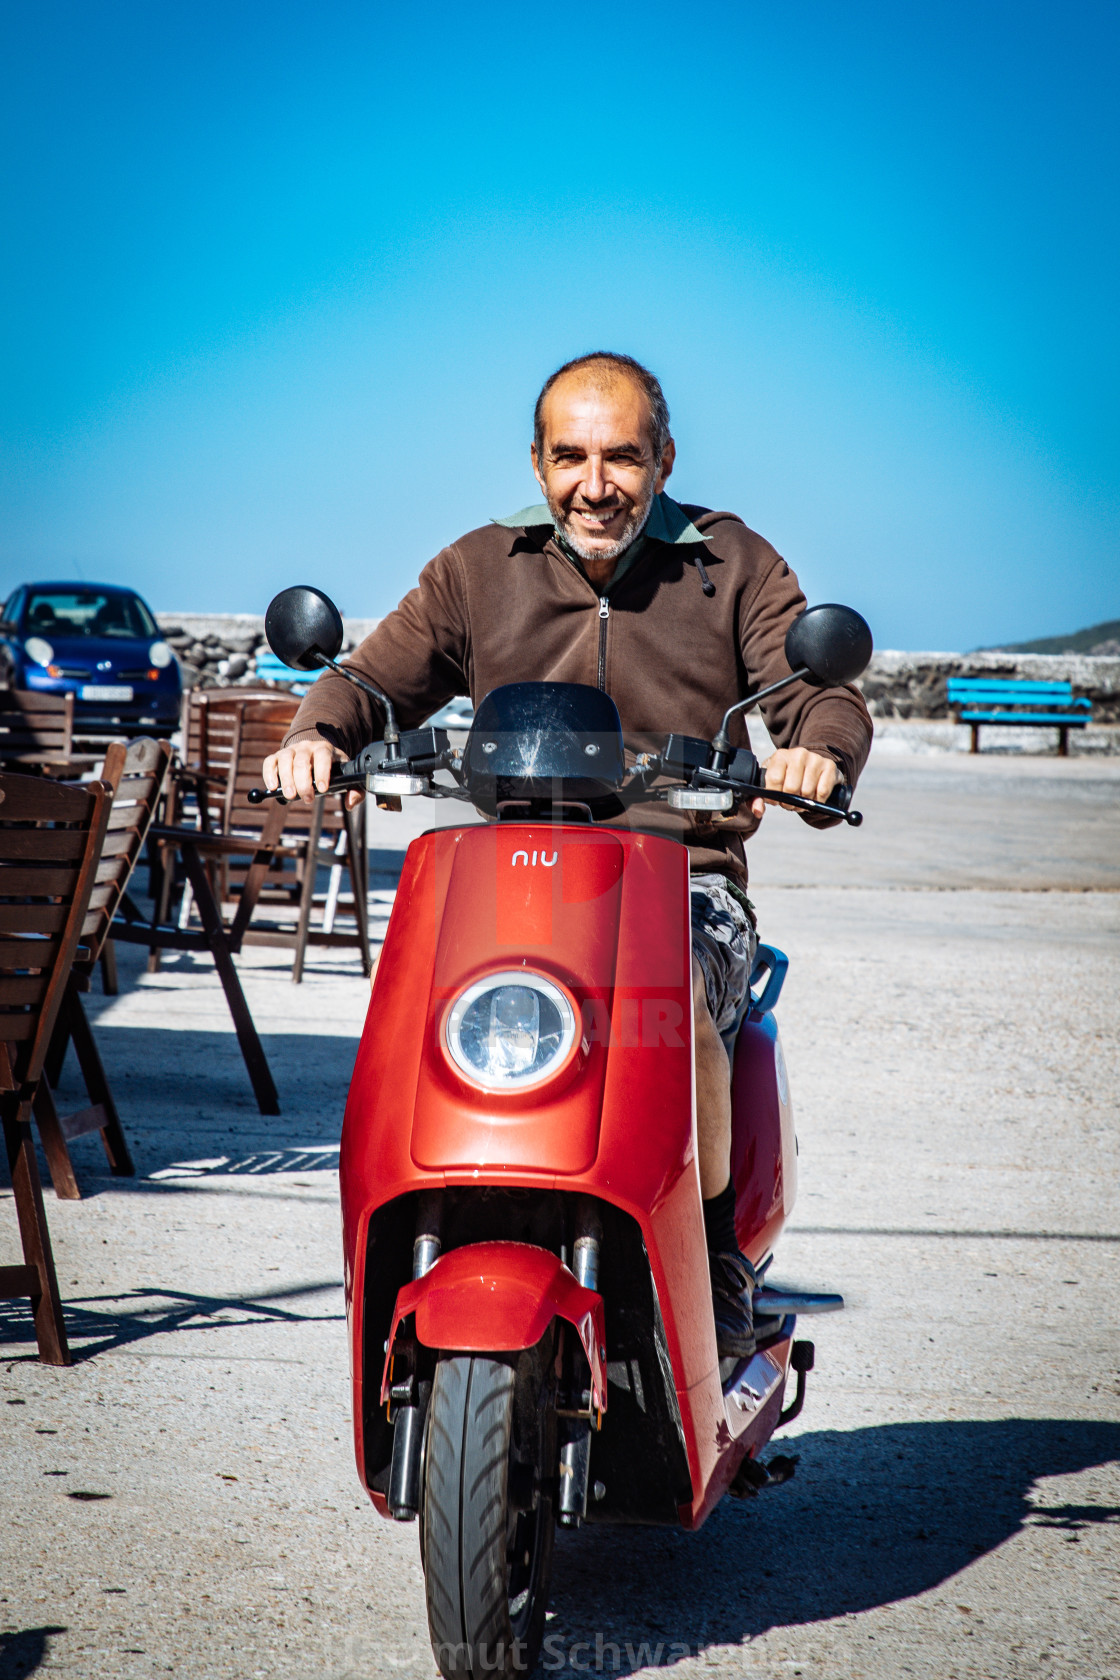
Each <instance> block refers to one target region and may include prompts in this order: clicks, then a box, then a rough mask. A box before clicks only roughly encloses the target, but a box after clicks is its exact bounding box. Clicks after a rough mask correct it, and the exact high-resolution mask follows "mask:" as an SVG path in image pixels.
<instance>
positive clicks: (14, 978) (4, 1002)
mask: <svg viewBox="0 0 1120 1680" xmlns="http://www.w3.org/2000/svg"><path fill="white" fill-rule="evenodd" d="M49 979H50V976H49V975H48V974H47V973H45V972H44V973H42V974H0V1009H6V1008H8V1007H10V1006H13V1005H15V1004H23V1003H40V1002H41V1001H42V997H43V993H44V992H45V991H46V989H47V983H48V981H49ZM2 1037H3V1035H2V1034H0V1038H2Z"/></svg>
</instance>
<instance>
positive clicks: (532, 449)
mask: <svg viewBox="0 0 1120 1680" xmlns="http://www.w3.org/2000/svg"><path fill="white" fill-rule="evenodd" d="M529 459H530V460H531V461H532V463H533V477H534V478H535V479H536V481H537V483H538V484H539V485H540V487H541V489H542V490H545V484H544V479H543V478H542V477H541V459H540V456H539V455H538V454H537V446H536V444H535V443H531V444H530V445H529ZM547 496H548V491H547V490H545V497H546V498H547Z"/></svg>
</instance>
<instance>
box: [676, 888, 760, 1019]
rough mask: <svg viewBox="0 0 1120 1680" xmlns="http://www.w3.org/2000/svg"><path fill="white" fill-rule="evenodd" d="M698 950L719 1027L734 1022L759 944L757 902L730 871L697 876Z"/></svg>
mask: <svg viewBox="0 0 1120 1680" xmlns="http://www.w3.org/2000/svg"><path fill="white" fill-rule="evenodd" d="M689 889H690V893H691V897H692V954H693V956H694V957H695V958H696V960H697V962H698V963H699V964H700V967H701V968H702V969H703V971H704V990H705V991H706V992H707V994H708V1008H709V1010H710V1011H711V1016H712V1020H713V1021H714V1022H715V1024H716V1031H717V1032H721V1033H723V1032H727V1030H728V1029H729V1028H730V1027H732V1026H734V1024H735V1021H736V1018H737V1016H738V1014H739V1010H740V1008H741V1007H742V1003H743V999H744V998H745V997H746V995H747V987H748V985H749V984H750V978H751V969H752V968H753V967H754V958H755V952H756V951H757V949H758V933H757V931H756V929H755V921H754V906H753V905H752V904H751V901H750V899H749V898H748V897H747V896H746V894H745V893H743V892H741V891H740V890H739V889H738V888H737V887H735V886H732V885H731V884H730V883H729V881H728V879H727V876H726V875H693V876H692V877H691V879H690V880H689Z"/></svg>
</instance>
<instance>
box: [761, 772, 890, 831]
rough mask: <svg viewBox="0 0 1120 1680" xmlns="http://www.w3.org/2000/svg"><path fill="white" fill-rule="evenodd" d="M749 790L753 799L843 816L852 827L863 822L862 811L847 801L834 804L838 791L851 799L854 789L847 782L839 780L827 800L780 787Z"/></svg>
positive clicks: (798, 809)
mask: <svg viewBox="0 0 1120 1680" xmlns="http://www.w3.org/2000/svg"><path fill="white" fill-rule="evenodd" d="M747 792H748V795H749V796H750V797H751V798H752V799H768V800H770V802H771V804H774V805H792V806H793V808H794V810H795V811H824V812H825V813H826V815H828V816H830V817H842V818H843V820H844V821H845V822H846V823H847V824H848V826H849V827H850V828H859V827H860V825H861V824H862V822H863V812H862V811H850V810H849V809H848V806H847V803H845V804H843V805H841V804H840V803H839V801H837V803H836V804H833V800H834V799H835V798H836V795H837V794H838V793H840V794H846V795H847V798H848V800H850V799H851V797H852V790H851V788H850V787H848V785H847V783H845V782H839V783H838V784H837V786H836V787H835V788H834V789H833V790H832V792H831V793H830V794H829V796H828V798H827V799H825V800H820V799H802V797H801V795H800V794H799V793H783V792H782V791H781V789H780V788H749V789H748V790H747Z"/></svg>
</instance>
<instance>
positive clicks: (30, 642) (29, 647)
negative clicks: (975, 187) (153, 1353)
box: [23, 636, 54, 665]
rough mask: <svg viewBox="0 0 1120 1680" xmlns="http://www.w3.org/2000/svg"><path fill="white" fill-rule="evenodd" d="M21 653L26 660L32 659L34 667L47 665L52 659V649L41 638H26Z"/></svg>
mask: <svg viewBox="0 0 1120 1680" xmlns="http://www.w3.org/2000/svg"><path fill="white" fill-rule="evenodd" d="M23 651H24V653H25V654H26V655H27V657H28V659H33V660H34V661H35V663H36V665H49V664H50V663H51V661H52V660H53V658H54V649H53V647H52V646H51V644H50V643H49V642H45V641H44V640H43V638H42V636H28V638H27V640H26V641H25V642H24V644H23Z"/></svg>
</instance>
